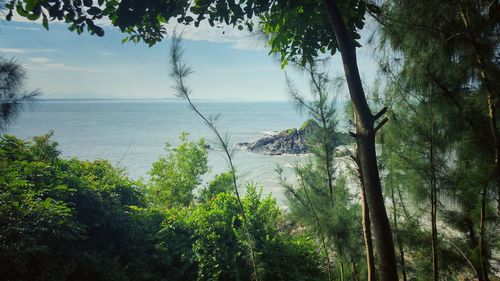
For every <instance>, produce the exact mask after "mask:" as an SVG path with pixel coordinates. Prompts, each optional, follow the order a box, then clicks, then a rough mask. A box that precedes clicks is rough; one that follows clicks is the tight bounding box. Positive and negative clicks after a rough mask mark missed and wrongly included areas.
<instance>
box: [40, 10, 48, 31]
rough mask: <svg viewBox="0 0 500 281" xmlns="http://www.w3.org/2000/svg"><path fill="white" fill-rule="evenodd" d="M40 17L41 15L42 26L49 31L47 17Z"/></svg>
mask: <svg viewBox="0 0 500 281" xmlns="http://www.w3.org/2000/svg"><path fill="white" fill-rule="evenodd" d="M42 15H43V20H42V26H43V27H44V28H45V29H46V30H49V20H48V19H47V16H46V15H45V14H42Z"/></svg>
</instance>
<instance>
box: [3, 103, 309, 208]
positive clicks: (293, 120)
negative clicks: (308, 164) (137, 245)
mask: <svg viewBox="0 0 500 281" xmlns="http://www.w3.org/2000/svg"><path fill="white" fill-rule="evenodd" d="M197 104H198V105H199V108H200V110H201V111H202V112H204V113H206V115H207V116H216V115H219V118H218V120H217V127H218V128H219V129H220V131H221V132H222V133H226V132H227V133H228V135H229V136H230V140H231V143H233V144H235V143H237V142H249V141H253V140H256V139H258V138H260V137H262V136H264V135H266V134H268V133H269V132H273V131H279V130H283V129H287V128H293V127H299V126H300V125H301V124H302V122H303V121H304V120H305V117H303V116H300V115H299V114H297V112H296V110H295V109H294V107H293V105H291V104H290V103H287V102H255V103H250V102H225V103H222V102H207V101H204V102H201V101H200V102H197ZM50 130H53V131H54V136H53V139H54V140H55V141H57V142H58V143H59V148H60V150H61V151H62V155H63V156H64V157H78V158H81V159H89V160H92V159H107V160H109V161H110V162H111V163H113V164H115V165H118V166H120V167H123V168H125V169H126V170H127V172H128V174H129V175H130V176H131V177H132V178H136V179H137V178H140V177H143V178H147V177H148V171H149V169H150V167H151V164H152V163H153V162H154V161H155V160H156V159H158V157H159V156H160V155H161V154H162V153H164V150H163V147H164V143H165V142H169V143H170V144H172V145H174V146H175V145H177V144H178V143H179V140H178V136H179V134H180V133H181V132H183V131H186V132H189V133H190V136H191V139H198V138H202V137H203V138H206V139H207V140H208V142H209V143H210V144H211V145H212V147H215V148H217V145H216V144H215V143H214V141H215V138H214V136H213V134H212V133H211V132H210V131H209V130H208V129H207V127H206V126H205V125H204V124H203V123H202V121H201V119H200V118H199V117H198V116H197V115H195V113H194V112H193V111H191V110H190V109H189V108H188V106H187V104H186V103H185V102H183V101H135V100H134V101H42V102H39V103H38V104H37V105H36V106H35V108H34V109H32V110H29V111H27V112H24V113H23V114H22V116H21V117H20V118H19V120H18V121H17V122H16V124H15V125H14V126H13V127H12V128H10V129H9V130H8V131H7V133H9V134H13V135H16V136H18V137H21V138H31V137H33V136H36V135H41V134H45V133H47V132H49V131H50ZM222 156H223V153H222V151H220V150H218V149H214V150H210V151H209V165H210V167H211V171H210V173H209V175H207V177H206V179H209V178H210V177H212V176H213V175H215V174H218V173H221V172H223V171H226V170H227V164H226V161H225V159H224V158H223V157H222ZM302 157H303V156H302ZM302 157H298V156H293V155H282V156H268V155H262V154H255V153H250V152H246V151H241V150H236V151H235V155H234V160H235V163H236V167H237V171H238V175H239V176H240V178H241V180H240V182H241V183H243V182H245V181H253V182H256V183H258V184H260V185H261V186H262V188H263V192H264V193H265V194H268V193H272V194H273V196H275V197H276V198H277V199H278V201H279V202H280V203H283V199H284V198H283V189H282V187H281V186H280V184H279V180H278V177H277V174H276V172H275V168H276V166H277V165H282V166H284V167H285V168H286V167H290V166H291V165H292V164H294V163H295V162H297V161H299V160H300V159H301V158H302ZM287 174H288V177H289V178H291V179H293V176H292V175H291V173H290V171H289V170H288V173H287Z"/></svg>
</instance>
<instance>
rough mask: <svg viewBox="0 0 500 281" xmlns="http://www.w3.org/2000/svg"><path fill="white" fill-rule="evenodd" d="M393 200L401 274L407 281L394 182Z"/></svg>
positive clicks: (404, 280)
mask: <svg viewBox="0 0 500 281" xmlns="http://www.w3.org/2000/svg"><path fill="white" fill-rule="evenodd" d="M391 178H392V177H391ZM391 200H392V216H393V223H394V232H395V233H396V243H397V244H398V250H399V259H400V261H401V272H402V274H403V281H406V280H407V277H406V262H405V252H404V248H403V241H402V240H401V236H400V235H399V233H398V231H399V230H398V217H397V208H396V197H395V196H394V185H393V183H392V182H391Z"/></svg>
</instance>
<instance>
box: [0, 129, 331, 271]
mask: <svg viewBox="0 0 500 281" xmlns="http://www.w3.org/2000/svg"><path fill="white" fill-rule="evenodd" d="M181 140H182V143H181V144H180V145H179V146H178V147H177V148H175V149H173V150H172V151H171V153H170V154H169V156H168V157H167V158H161V159H160V160H158V162H156V163H155V164H154V165H153V169H152V171H151V173H152V180H151V183H148V184H144V183H141V182H135V181H132V180H130V179H129V178H127V176H126V175H125V174H124V172H123V171H122V170H119V169H117V168H115V167H113V166H112V165H110V164H109V163H108V162H107V161H103V160H96V161H92V162H89V161H80V160H77V159H69V160H68V159H62V158H60V156H59V154H60V153H59V151H58V150H57V144H56V143H55V142H53V141H52V140H51V139H50V135H46V136H40V137H36V138H34V139H33V141H24V140H20V139H17V138H15V137H13V136H8V135H3V136H2V137H1V139H0V170H1V171H2V173H1V174H0V202H1V204H0V218H1V221H0V253H1V255H0V264H1V266H0V276H2V280H249V279H251V274H252V270H251V267H249V266H248V245H247V244H246V239H243V238H242V234H241V216H240V215H239V211H238V205H237V202H236V198H235V196H234V195H232V194H231V193H230V192H228V191H227V190H228V188H227V185H228V183H227V180H226V179H227V174H222V175H219V176H217V177H215V179H214V180H213V181H212V182H210V184H208V185H207V186H206V187H204V189H203V191H202V192H200V196H199V198H197V199H195V198H194V196H193V192H192V191H193V189H194V188H196V187H199V186H200V182H199V180H197V179H196V178H197V177H198V176H200V175H201V174H203V173H204V172H205V171H206V151H205V150H206V148H205V147H204V146H203V145H201V144H203V141H200V142H198V143H194V142H190V141H188V139H187V136H186V135H183V136H182V137H181ZM192 161H194V162H192ZM192 163H198V164H199V163H205V166H204V168H203V169H199V170H197V173H194V174H193V173H191V170H190V167H189V165H191V164H192ZM172 165H175V167H176V169H168V167H171V166H172ZM201 166H203V165H201ZM160 167H162V168H163V169H162V171H163V172H162V173H158V172H157V171H158V169H159V168H160ZM177 168H180V169H177ZM183 168H186V169H183ZM186 177H188V178H191V177H192V178H193V181H182V185H180V186H182V187H183V188H182V189H179V190H177V189H175V188H174V189H175V190H177V191H176V192H179V193H182V194H184V196H179V197H169V196H170V194H171V192H172V189H171V186H172V185H169V184H172V181H175V180H176V179H179V178H186ZM159 182H161V184H162V185H161V186H162V188H161V189H158V186H159ZM175 186H178V185H175ZM160 199H161V200H160ZM158 202H162V204H158ZM243 204H244V208H245V210H246V213H247V217H248V220H249V222H250V226H251V229H252V237H253V241H252V242H253V243H254V247H255V249H257V251H258V255H259V265H258V266H259V271H260V272H261V274H260V277H261V279H262V280H305V279H307V280H322V279H323V276H324V273H323V272H322V271H321V268H320V267H319V264H318V253H317V252H316V251H315V248H314V247H313V241H312V240H310V239H309V238H306V237H305V236H303V235H292V234H290V232H289V231H288V229H287V225H286V221H285V220H284V219H283V215H282V213H281V211H280V210H279V209H278V207H277V205H276V202H275V201H274V200H273V199H272V198H270V197H266V198H262V196H261V195H260V192H259V189H258V188H257V187H256V186H255V185H248V186H247V194H246V196H245V197H244V198H243Z"/></svg>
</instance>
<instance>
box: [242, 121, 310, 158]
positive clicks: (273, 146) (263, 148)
mask: <svg viewBox="0 0 500 281" xmlns="http://www.w3.org/2000/svg"><path fill="white" fill-rule="evenodd" d="M315 126H317V124H316V123H314V122H313V121H306V122H305V123H304V124H303V125H302V126H301V127H300V129H295V128H294V129H288V130H284V131H281V132H279V133H278V134H275V135H270V136H266V137H263V138H261V139H259V140H257V141H254V142H250V143H248V142H243V143H238V144H237V145H238V146H239V147H241V148H243V149H246V150H248V151H251V152H259V153H264V154H269V155H280V154H303V153H308V152H309V150H308V149H307V145H306V140H305V135H306V134H307V133H308V132H310V131H311V130H312V129H313V128H314V127H315Z"/></svg>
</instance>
